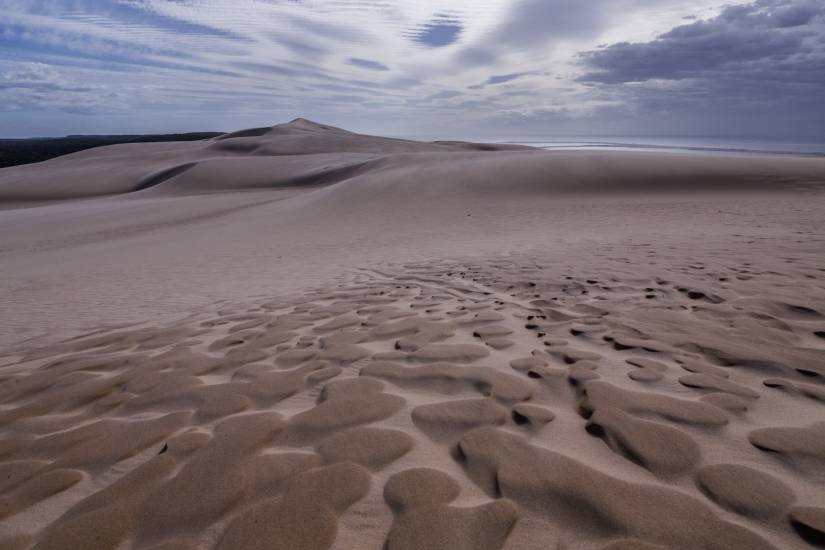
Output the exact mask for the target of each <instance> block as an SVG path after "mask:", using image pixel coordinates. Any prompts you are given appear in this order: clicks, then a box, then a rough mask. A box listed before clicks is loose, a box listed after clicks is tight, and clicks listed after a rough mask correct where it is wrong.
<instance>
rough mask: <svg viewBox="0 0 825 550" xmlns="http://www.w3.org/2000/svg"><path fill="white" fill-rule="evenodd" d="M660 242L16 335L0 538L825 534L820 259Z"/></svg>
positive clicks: (766, 543) (161, 546)
mask: <svg viewBox="0 0 825 550" xmlns="http://www.w3.org/2000/svg"><path fill="white" fill-rule="evenodd" d="M647 258H648V260H649V263H648V264H647V265H639V264H638V263H634V262H631V261H629V260H627V258H625V257H624V255H623V253H622V251H619V250H617V251H615V254H614V253H613V252H610V251H607V252H603V253H602V255H601V256H600V257H599V258H595V259H592V260H591V261H590V262H589V263H588V262H578V263H577V264H575V265H576V266H577V267H575V268H574V267H571V266H572V265H573V264H571V265H566V264H565V262H564V261H563V259H560V258H543V257H542V256H541V255H511V256H505V255H502V256H500V257H496V258H492V259H490V258H488V259H479V258H475V259H470V260H466V261H445V260H433V261H428V262H420V263H409V264H404V265H385V266H381V267H379V268H377V269H369V270H367V269H365V270H362V271H360V272H358V273H354V274H352V275H351V276H348V277H344V278H341V279H339V280H338V281H336V282H335V283H334V284H330V285H329V286H327V287H325V288H319V289H316V290H313V291H311V292H307V293H305V294H302V295H294V296H282V297H275V298H271V299H265V300H257V301H251V302H248V303H222V304H219V305H217V306H215V308H214V309H213V310H212V311H210V312H208V313H204V312H199V313H197V314H193V315H192V316H190V317H188V318H186V319H184V320H182V321H180V322H177V323H174V324H171V325H168V326H153V325H152V324H144V325H140V326H134V327H130V328H122V329H116V330H104V331H99V332H96V333H93V334H89V335H86V336H83V337H79V338H75V339H72V340H68V341H63V342H58V343H47V342H38V343H27V344H25V345H20V346H18V347H16V348H11V349H10V350H9V353H8V354H7V355H6V356H5V357H3V358H2V363H1V364H2V365H3V366H2V367H0V489H1V490H2V497H1V498H0V522H2V527H0V548H3V549H9V550H12V549H29V548H34V549H37V550H41V549H70V550H71V549H78V550H80V549H112V550H115V549H118V550H121V549H132V548H135V549H144V548H145V549H154V550H171V549H176V550H181V549H192V550H194V549H201V548H214V549H220V550H229V549H232V550H234V549H264V548H289V549H298V550H300V549H324V548H332V549H336V550H343V549H350V548H364V549H367V548H382V547H385V548H387V549H389V550H395V549H419V548H427V549H436V548H439V549H441V548H443V549H467V550H476V549H482V550H484V549H490V550H495V549H500V548H505V549H521V548H536V549H538V548H542V549H546V548H559V549H561V548H564V549H585V550H589V549H594V550H595V549H598V550H601V549H605V550H608V549H610V550H619V549H651V550H652V549H665V548H696V549H706V550H736V549H744V550H761V549H770V548H810V547H817V546H820V547H821V546H822V545H823V544H825V443H823V442H825V339H823V338H822V334H823V330H825V285H823V280H824V279H825V269H823V267H822V266H821V264H820V263H819V262H821V258H819V257H818V256H817V255H816V254H814V253H805V252H804V251H800V252H798V253H796V254H795V255H794V257H793V259H792V260H790V259H789V261H788V262H786V264H785V270H784V271H780V270H778V269H777V267H776V262H773V263H771V264H770V266H769V267H765V266H761V265H760V263H759V261H758V260H754V259H753V258H751V259H750V260H747V261H743V260H742V259H741V258H737V257H734V256H730V255H726V254H724V253H720V254H718V255H716V256H714V255H706V256H703V257H702V258H700V259H697V258H691V257H687V256H685V257H682V258H681V259H679V260H673V259H669V260H668V261H667V262H662V263H661V264H658V263H657V259H656V255H655V254H653V253H652V252H651V253H648V254H647ZM587 265H592V266H593V269H592V270H590V271H587V270H586V267H583V266H587Z"/></svg>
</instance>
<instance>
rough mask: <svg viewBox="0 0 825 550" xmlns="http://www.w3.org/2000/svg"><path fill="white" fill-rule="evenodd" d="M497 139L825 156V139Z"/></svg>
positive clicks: (546, 145) (574, 146)
mask: <svg viewBox="0 0 825 550" xmlns="http://www.w3.org/2000/svg"><path fill="white" fill-rule="evenodd" d="M492 142H493V143H512V144H519V145H529V146H531V147H539V148H542V149H548V150H564V149H567V150H604V151H611V150H630V151H636V150H662V151H683V152H691V151H696V152H700V151H701V152H718V153H752V154H781V155H813V156H825V141H783V140H764V139H747V138H719V137H663V136H586V137H583V136H576V137H570V136H554V137H547V138H542V137H530V138H501V139H494V140H492Z"/></svg>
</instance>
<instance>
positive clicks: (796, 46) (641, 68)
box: [581, 0, 825, 83]
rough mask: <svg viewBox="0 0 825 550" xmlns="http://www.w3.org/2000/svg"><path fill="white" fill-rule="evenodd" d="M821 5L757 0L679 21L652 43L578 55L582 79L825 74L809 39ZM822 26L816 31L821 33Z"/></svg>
mask: <svg viewBox="0 0 825 550" xmlns="http://www.w3.org/2000/svg"><path fill="white" fill-rule="evenodd" d="M824 16H825V4H820V5H819V7H818V8H816V9H813V7H812V5H810V4H809V3H800V4H790V3H789V2H787V1H786V0H761V1H759V2H754V3H752V4H746V5H738V6H730V7H727V8H725V9H724V10H723V11H722V12H721V13H720V14H719V16H717V17H715V18H713V19H710V20H703V21H696V22H695V23H691V24H687V25H681V26H678V27H675V28H673V29H671V30H670V31H668V32H666V33H664V34H662V35H660V36H659V37H658V38H657V39H655V40H653V41H651V42H641V43H631V42H622V43H618V44H613V45H611V46H608V47H606V48H603V49H600V50H593V51H588V52H585V53H583V54H582V57H583V60H584V62H585V64H586V65H587V66H588V67H590V68H591V69H593V70H592V71H591V72H588V73H587V74H585V75H584V76H583V77H581V80H584V81H588V82H601V83H621V82H644V81H648V80H654V79H664V80H683V79H689V78H711V77H713V78H722V79H724V78H730V77H738V78H741V77H743V76H750V77H753V78H758V79H760V80H764V79H765V78H778V77H779V78H782V79H783V80H785V81H787V78H788V77H789V76H790V77H792V79H793V80H796V81H799V80H805V79H808V78H809V77H810V76H811V74H817V73H819V74H822V73H825V64H823V61H825V52H823V50H822V49H821V48H816V47H815V46H812V45H810V44H809V43H808V39H809V38H810V37H811V36H812V31H813V30H814V29H813V26H814V25H816V24H817V23H816V20H817V19H819V20H821V19H822V18H823V17H824ZM821 30H822V29H821V28H820V32H821Z"/></svg>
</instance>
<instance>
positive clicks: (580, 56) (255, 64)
mask: <svg viewBox="0 0 825 550" xmlns="http://www.w3.org/2000/svg"><path fill="white" fill-rule="evenodd" d="M725 1H727V2H729V3H730V4H731V5H729V6H727V7H724V8H719V7H718V5H719V4H720V3H722V2H725ZM0 3H2V5H3V7H2V8H0V50H2V51H3V56H0V110H3V112H4V113H10V112H12V110H14V112H15V113H16V114H15V117H16V118H14V120H17V121H20V120H27V118H26V117H28V120H29V121H30V122H31V124H30V125H26V124H23V125H20V124H19V123H18V124H16V125H11V124H8V123H5V122H6V120H7V119H8V116H4V119H3V122H4V124H2V126H3V129H4V130H5V131H7V132H25V131H28V128H36V129H37V132H38V133H40V134H42V133H43V130H42V129H43V128H45V127H47V126H48V124H49V121H55V122H54V124H55V126H54V128H55V130H54V132H55V133H76V132H77V131H78V128H76V127H71V126H67V125H71V124H75V125H79V126H80V127H81V128H90V127H93V128H98V129H103V128H104V127H105V126H106V125H107V124H108V125H110V127H109V128H108V131H109V132H128V131H136V130H138V129H140V130H143V129H147V130H151V131H182V130H186V129H216V130H231V129H236V128H237V127H241V126H244V125H250V126H261V125H264V124H273V123H275V122H277V121H279V120H283V119H287V120H288V119H291V118H295V117H297V116H306V117H310V118H316V119H320V120H326V121H328V122H330V123H332V124H336V125H339V126H345V127H352V128H353V129H356V130H362V131H372V132H382V131H389V132H391V133H393V134H399V133H405V132H407V131H415V130H416V129H420V130H421V131H422V132H426V133H429V134H432V133H434V132H436V130H437V129H441V130H440V131H444V132H447V133H451V132H459V131H461V132H462V133H463V134H465V135H467V136H469V135H472V134H473V133H481V132H483V131H484V130H485V129H491V130H490V131H493V132H495V131H498V130H499V129H501V128H508V129H509V130H508V131H510V132H512V133H513V134H518V133H520V131H519V130H518V129H517V127H520V128H521V129H522V130H524V131H525V133H527V131H528V130H530V129H531V128H532V129H534V130H535V131H536V132H548V131H551V130H552V131H562V130H566V131H576V129H577V128H580V129H586V128H590V129H592V128H595V129H598V128H599V127H603V128H608V127H609V128H613V129H615V128H619V127H620V126H619V125H620V124H624V125H625V126H622V127H623V128H627V129H630V130H633V131H636V132H645V131H649V130H650V129H651V128H654V127H655V128H656V129H657V131H661V128H663V127H666V125H667V124H671V127H673V125H674V124H676V123H678V124H680V125H681V126H679V128H687V127H688V126H690V127H691V128H692V130H691V131H694V130H695V131H701V128H702V127H704V128H707V129H709V130H708V131H710V130H712V131H719V127H720V125H722V124H723V121H727V122H726V123H728V124H729V125H731V127H733V126H735V125H738V126H737V127H741V128H744V126H743V125H742V124H741V121H742V120H744V119H745V118H747V117H750V118H752V119H753V121H750V122H749V123H752V124H753V127H752V128H751V129H750V130H749V131H751V130H752V131H756V130H759V128H757V126H758V125H759V124H761V129H762V130H764V131H770V130H771V129H772V128H774V127H776V125H777V124H780V125H783V126H788V127H789V125H790V122H783V120H784V121H792V120H793V121H801V122H800V124H801V125H802V126H805V127H810V126H812V125H813V124H814V121H817V120H821V119H818V118H817V117H818V116H819V115H818V113H821V112H822V110H823V107H822V105H820V104H817V102H816V98H819V97H821V96H823V95H825V77H823V67H825V63H823V61H822V59H823V50H825V29H823V25H825V20H823V17H824V16H823V13H822V12H823V8H825V4H823V0H586V1H584V0H485V2H478V1H477V0H446V1H439V0H417V1H416V2H408V1H403V0H381V1H373V0H369V1H363V0H336V1H335V2H328V1H314V2H306V1H296V0H209V1H208V2H207V1H197V2H195V1H191V0H186V1H182V0H48V1H46V0H6V1H5V2H3V1H2V0H0ZM598 44H605V45H604V47H599V46H598ZM579 52H583V53H579ZM528 75H529V78H528V77H527V76H528ZM819 103H822V102H821V101H820V102H819ZM806 109H807V112H808V113H809V116H808V119H810V120H805V119H804V117H803V115H802V114H801V113H802V112H803V111H804V110H806ZM766 111H770V112H775V113H776V114H775V116H773V118H771V119H770V120H768V118H767V115H765V112H766ZM69 112H72V113H74V114H71V115H69V114H67V113H69ZM731 113H734V114H735V115H736V116H738V122H737V121H736V120H733V118H731V117H733V116H734V115H732V114H731ZM760 113H762V114H760ZM811 113H813V114H812V115H811ZM64 115H65V116H64ZM783 117H784V118H783ZM677 119H678V120H677ZM668 121H670V122H668ZM734 122H735V123H736V124H734ZM577 125H578V126H577ZM691 125H692V126H691ZM822 126H823V127H825V124H823V125H822ZM7 128H11V130H7ZM32 131H34V130H32ZM616 131H618V130H616ZM760 131H761V130H760ZM787 131H788V132H792V131H793V130H792V129H790V128H789V129H788V130H787Z"/></svg>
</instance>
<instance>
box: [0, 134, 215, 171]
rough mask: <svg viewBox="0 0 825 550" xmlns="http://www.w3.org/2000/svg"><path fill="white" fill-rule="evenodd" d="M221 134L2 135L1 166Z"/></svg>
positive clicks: (206, 137)
mask: <svg viewBox="0 0 825 550" xmlns="http://www.w3.org/2000/svg"><path fill="white" fill-rule="evenodd" d="M219 135H221V134H220V133H215V132H198V133H190V134H157V135H154V134H149V135H122V136H66V137H58V138H32V139H0V168H6V167H9V166H17V165H18V164H31V163H33V162H42V161H44V160H49V159H50V158H54V157H59V156H62V155H68V154H70V153H76V152H78V151H83V150H84V149H91V148H93V147H100V146H102V145H115V144H117V143H146V142H152V141H154V142H158V141H197V140H199V139H210V138H213V137H216V136H219Z"/></svg>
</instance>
